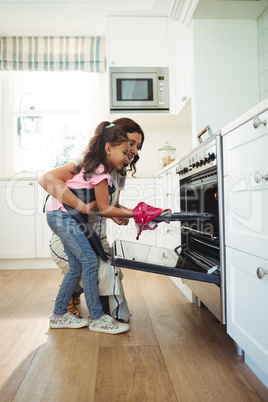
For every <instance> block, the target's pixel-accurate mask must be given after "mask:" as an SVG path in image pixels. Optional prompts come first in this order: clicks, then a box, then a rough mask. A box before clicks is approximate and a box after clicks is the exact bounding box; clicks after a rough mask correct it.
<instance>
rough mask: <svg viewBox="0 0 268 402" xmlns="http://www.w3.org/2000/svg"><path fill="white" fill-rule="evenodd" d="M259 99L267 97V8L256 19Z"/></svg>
mask: <svg viewBox="0 0 268 402" xmlns="http://www.w3.org/2000/svg"><path fill="white" fill-rule="evenodd" d="M258 42H259V46H258V54H259V87H260V101H262V100H263V99H265V98H267V97H268V8H267V9H266V10H265V11H264V13H263V14H262V15H261V16H260V18H259V19H258Z"/></svg>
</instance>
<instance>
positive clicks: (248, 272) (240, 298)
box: [226, 247, 268, 375]
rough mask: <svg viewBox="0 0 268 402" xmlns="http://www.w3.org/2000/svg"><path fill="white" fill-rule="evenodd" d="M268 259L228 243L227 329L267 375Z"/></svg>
mask: <svg viewBox="0 0 268 402" xmlns="http://www.w3.org/2000/svg"><path fill="white" fill-rule="evenodd" d="M259 267H261V268H262V269H263V270H266V271H268V260H267V259H261V258H258V257H254V256H252V255H250V254H247V253H243V252H241V251H238V250H235V249H232V248H230V247H226V291H227V298H226V300H227V332H228V334H229V335H230V336H231V337H232V338H233V339H234V340H235V342H236V343H237V344H238V345H239V346H240V347H241V348H242V349H243V350H244V351H245V352H246V353H247V355H248V356H249V357H250V358H251V359H252V360H253V361H254V362H255V363H256V364H257V366H258V367H259V368H260V369H261V370H263V372H264V373H265V374H266V375H268V312H267V302H268V275H265V276H264V277H263V278H262V279H259V278H258V276H257V269H258V268H259Z"/></svg>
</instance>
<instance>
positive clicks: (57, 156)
mask: <svg viewBox="0 0 268 402" xmlns="http://www.w3.org/2000/svg"><path fill="white" fill-rule="evenodd" d="M1 74H5V76H4V80H5V81H6V80H8V85H7V86H6V83H5V85H4V90H5V95H4V94H3V96H2V104H3V103H4V101H3V100H4V99H6V101H7V102H8V105H9V112H8V113H5V112H3V106H2V113H3V120H4V127H3V132H4V137H5V142H9V151H10V152H9V153H10V154H12V155H13V156H14V158H13V161H11V162H10V163H11V164H12V166H9V171H12V172H19V171H23V170H25V171H37V170H45V171H46V170H49V169H51V168H52V167H54V166H60V165H62V164H65V163H67V162H68V161H71V160H74V159H76V157H77V156H78V155H81V152H82V151H83V150H84V148H85V147H86V145H87V144H88V141H89V138H90V136H92V134H93V132H94V128H95V125H96V121H95V115H96V107H97V103H98V102H96V100H97V99H98V88H99V87H98V86H99V76H100V74H98V73H86V72H8V73H1ZM2 84H3V78H2ZM2 86H3V85H2ZM7 88H8V89H7ZM4 96H5V97H4ZM6 101H5V102H6ZM10 120H11V123H10ZM98 122H99V121H98ZM98 122H97V124H98ZM8 127H9V128H11V127H12V130H11V131H12V134H11V133H10V130H8ZM5 128H6V129H5ZM7 133H9V134H8V137H7ZM10 134H11V136H10ZM5 153H6V152H5ZM11 159H12V158H11Z"/></svg>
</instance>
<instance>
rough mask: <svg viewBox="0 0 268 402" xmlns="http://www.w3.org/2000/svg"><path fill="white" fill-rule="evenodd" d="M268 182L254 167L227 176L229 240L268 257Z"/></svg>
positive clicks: (226, 242) (226, 211) (230, 244)
mask: <svg viewBox="0 0 268 402" xmlns="http://www.w3.org/2000/svg"><path fill="white" fill-rule="evenodd" d="M267 205H268V182H267V181H262V182H260V183H258V184H257V183H256V182H255V180H254V171H253V172H252V171H247V172H245V174H244V177H242V176H240V175H239V174H238V175H232V176H227V177H224V224H225V244H226V245H227V246H230V247H233V248H237V249H240V250H242V251H245V252H247V253H250V254H253V255H256V256H260V257H264V258H267V255H268V253H267V244H268V208H267Z"/></svg>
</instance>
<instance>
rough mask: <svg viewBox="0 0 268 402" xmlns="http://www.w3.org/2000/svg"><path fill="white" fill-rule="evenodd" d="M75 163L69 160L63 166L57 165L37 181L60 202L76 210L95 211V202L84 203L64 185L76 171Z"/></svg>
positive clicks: (83, 211) (85, 212)
mask: <svg viewBox="0 0 268 402" xmlns="http://www.w3.org/2000/svg"><path fill="white" fill-rule="evenodd" d="M75 167H76V165H75V164H74V163H73V162H69V163H67V164H66V165H64V166H60V167H57V168H55V169H53V170H50V171H49V172H47V173H45V174H44V175H43V176H41V177H40V179H39V180H38V183H39V184H40V186H41V187H43V189H45V190H46V191H47V192H48V193H49V194H50V195H52V197H54V198H57V200H59V201H60V202H62V203H64V204H67V205H69V206H70V207H72V208H75V209H77V210H78V211H80V212H82V213H84V214H88V213H90V212H93V211H95V209H96V202H95V201H93V202H91V203H90V204H85V203H84V202H83V201H81V200H80V199H79V198H78V197H76V195H74V194H73V193H72V191H71V190H69V188H68V187H67V186H66V184H65V182H66V181H67V180H70V179H72V178H73V177H74V176H75V174H76V173H74V172H75Z"/></svg>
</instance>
